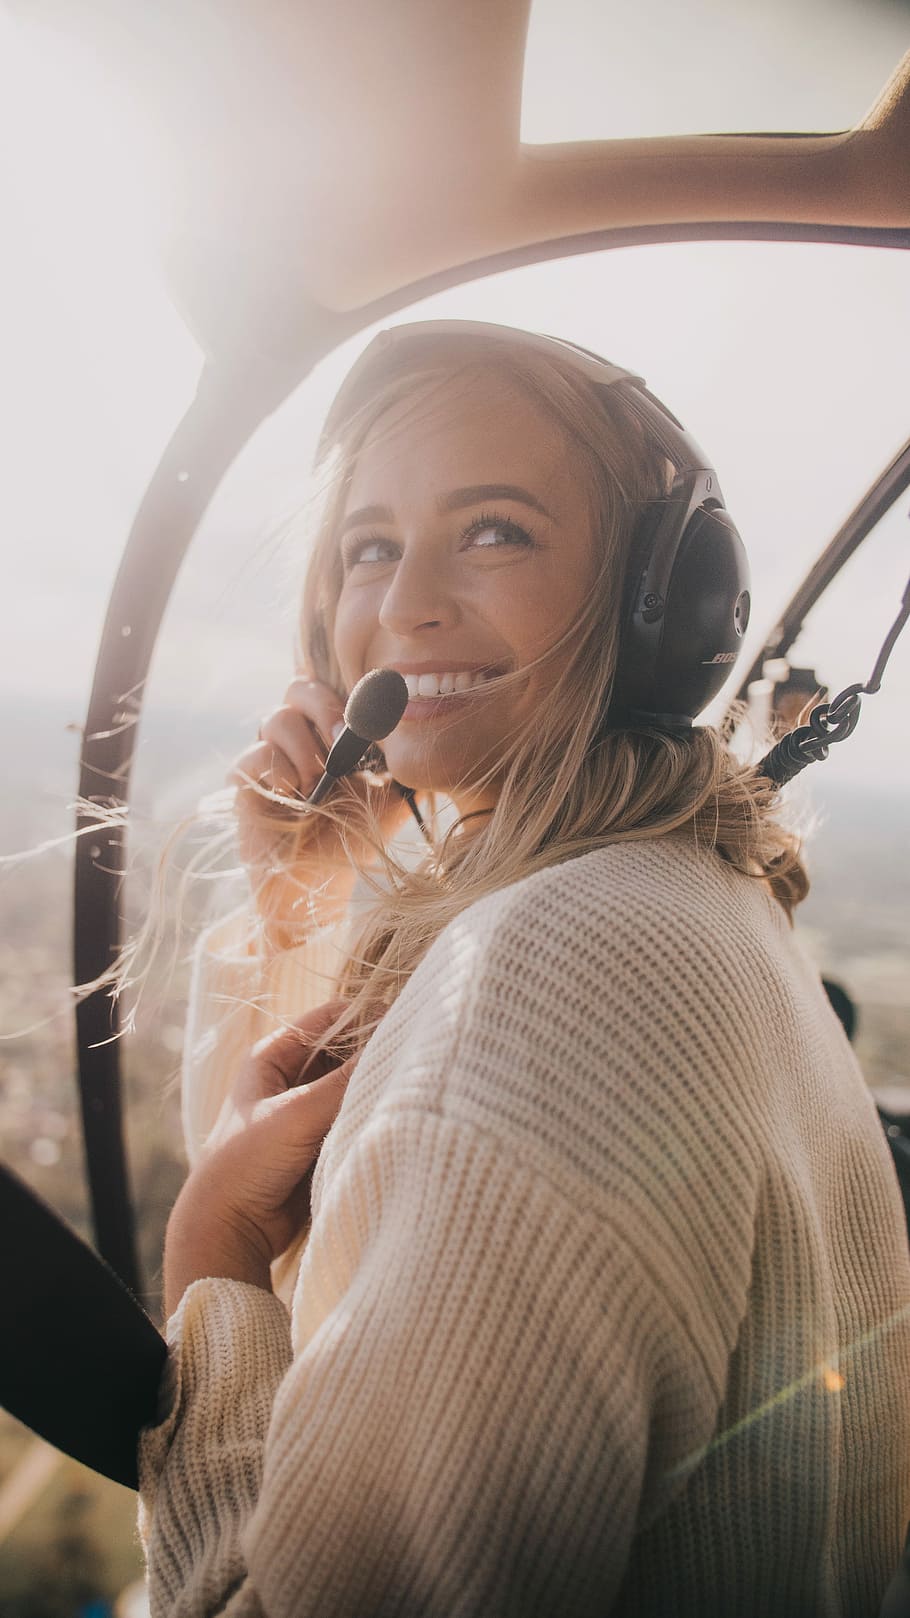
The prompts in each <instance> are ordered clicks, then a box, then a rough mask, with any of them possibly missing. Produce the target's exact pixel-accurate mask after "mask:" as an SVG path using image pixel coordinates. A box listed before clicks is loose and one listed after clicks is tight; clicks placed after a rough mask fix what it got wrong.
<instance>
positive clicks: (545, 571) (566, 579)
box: [334, 371, 598, 813]
mask: <svg viewBox="0 0 910 1618" xmlns="http://www.w3.org/2000/svg"><path fill="white" fill-rule="evenodd" d="M590 488H591V475H590V469H589V466H588V463H587V462H586V460H585V458H584V456H583V455H582V453H581V451H580V450H579V449H578V448H577V447H576V446H575V445H574V444H572V443H571V442H570V441H569V439H568V438H567V437H566V435H565V433H564V432H563V431H562V430H561V429H560V428H559V427H558V426H557V425H556V423H555V422H554V421H553V420H552V419H551V418H550V417H549V416H548V415H547V414H546V413H545V412H544V411H543V410H542V409H540V408H539V407H538V406H537V405H536V404H535V403H534V402H533V401H532V400H530V399H529V398H528V397H527V396H526V395H525V394H524V393H523V392H522V391H520V390H519V389H518V388H517V387H516V386H515V385H514V384H512V383H510V382H509V381H508V380H507V379H505V378H503V377H501V376H499V375H497V374H496V373H495V372H493V371H484V372H477V373H474V374H473V380H472V381H471V382H470V383H466V382H465V380H464V379H463V378H462V379H459V380H458V381H457V382H454V381H453V383H452V385H451V386H449V387H448V388H446V387H445V386H443V387H442V389H441V393H440V391H439V390H438V389H434V390H433V392H432V397H431V399H430V401H429V405H428V408H426V409H421V408H420V398H419V396H418V400H417V405H416V407H415V403H414V401H409V402H408V404H407V405H397V406H394V407H392V408H391V409H390V410H389V411H387V412H386V413H385V414H384V415H383V416H382V417H381V418H380V420H379V422H378V423H377V424H376V426H375V427H374V428H373V430H372V431H371V432H370V434H369V435H368V436H367V439H366V441H365V443H364V445H363V447H362V449H361V451H360V453H359V455H358V457H357V462H356V467H355V470H354V475H353V479H352V482H351V485H350V488H349V491H348V494H347V499H346V502H345V506H344V510H343V514H342V518H341V522H340V524H339V533H338V544H339V547H340V552H341V558H342V568H343V582H342V586H341V594H340V597H339V600H338V603H337V608H336V613H335V625H334V647H335V654H336V657H337V660H338V664H339V667H340V670H341V674H342V678H343V681H344V684H345V686H346V687H347V689H348V690H350V688H351V686H352V685H353V684H354V683H355V681H356V680H358V679H359V678H360V676H361V675H362V674H364V673H366V672H367V670H369V669H372V668H395V669H398V670H399V671H400V672H401V673H402V674H403V675H404V676H405V677H406V679H407V680H408V684H409V687H410V689H411V692H412V695H411V700H410V701H409V703H408V707H407V709H406V712H405V715H404V718H403V719H402V721H401V723H400V724H399V726H398V728H397V729H396V730H395V731H394V732H393V733H392V735H391V736H389V737H388V738H387V739H386V741H385V742H384V743H383V750H384V752H385V756H386V760H387V763H388V766H389V769H390V770H391V772H392V774H393V776H394V777H395V779H396V780H398V781H400V782H402V783H403V784H404V785H406V786H411V787H416V788H418V789H419V788H436V789H438V790H440V791H443V792H446V793H448V794H450V795H451V796H452V797H453V798H454V800H455V802H456V804H457V806H458V808H459V809H460V810H461V811H462V813H465V812H467V811H468V810H470V809H477V808H483V807H490V806H491V805H492V803H493V802H494V801H495V798H496V796H497V793H498V782H497V781H496V780H494V781H493V782H491V783H488V784H486V785H485V786H483V787H482V788H481V787H479V786H478V782H479V779H480V777H481V776H482V775H483V774H484V772H485V771H487V770H488V769H489V768H490V767H491V766H497V765H498V764H499V763H500V761H501V760H502V759H503V756H504V754H505V752H506V750H507V748H508V745H509V741H510V739H511V738H512V737H513V736H514V735H515V733H516V730H517V729H518V728H519V727H520V726H521V725H522V724H523V723H524V722H526V721H527V720H528V719H529V718H530V717H531V716H532V715H533V713H534V711H535V704H536V702H537V701H538V700H539V697H540V694H541V692H542V691H543V690H544V689H548V688H551V687H552V684H553V681H554V680H555V679H556V678H557V677H558V674H559V672H560V670H561V668H562V667H564V665H565V662H566V660H567V657H568V652H567V650H566V649H565V648H560V650H559V651H558V652H557V653H555V654H554V656H553V657H550V658H547V659H546V660H545V663H544V664H543V666H542V667H540V668H536V667H531V666H530V665H532V664H533V663H534V662H535V660H537V659H539V658H540V657H541V656H542V654H544V653H545V652H547V650H548V649H549V648H550V647H552V646H553V645H554V643H555V642H557V641H558V640H559V638H560V637H561V636H562V634H563V633H564V632H565V631H566V630H567V629H568V628H569V627H570V625H571V624H572V623H573V622H574V620H575V619H576V618H577V616H578V614H579V611H580V610H581V608H582V606H583V604H584V603H585V601H586V599H587V597H588V595H589V593H590V590H591V586H592V583H593V580H594V577H595V574H596V572H597V563H598V557H597V555H596V547H595V544H594V538H593V532H592V529H593V521H592V515H591V512H592V504H593V502H592V500H591V497H590V492H589V491H590ZM520 671H526V672H525V674H524V676H523V677H519V678H518V679H509V680H504V679H503V678H502V676H504V675H506V674H510V675H514V674H520Z"/></svg>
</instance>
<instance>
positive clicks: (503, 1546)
mask: <svg viewBox="0 0 910 1618" xmlns="http://www.w3.org/2000/svg"><path fill="white" fill-rule="evenodd" d="M248 1290H249V1289H242V1288H238V1287H236V1286H235V1285H228V1284H225V1283H201V1284H197V1287H196V1288H194V1289H191V1291H190V1293H188V1295H187V1298H188V1302H187V1304H186V1306H185V1308H184V1311H183V1318H182V1321H181V1322H180V1330H179V1335H178V1341H177V1344H176V1348H175V1353H176V1359H175V1367H176V1369H175V1374H176V1376H177V1379H178V1385H179V1387H180V1388H181V1389H182V1393H181V1396H180V1399H181V1402H180V1404H179V1406H175V1407H174V1412H175V1413H174V1412H172V1415H171V1417H170V1426H168V1424H167V1423H165V1425H164V1426H163V1427H162V1428H159V1429H156V1430H155V1431H154V1432H152V1433H151V1434H148V1435H147V1436H146V1439H145V1441H144V1446H143V1452H144V1454H143V1487H144V1490H145V1491H146V1495H147V1500H148V1505H147V1529H146V1531H147V1534H149V1535H150V1537H149V1540H148V1544H149V1558H150V1587H151V1592H152V1613H153V1615H154V1618H159V1615H160V1618H163V1615H164V1614H165V1613H168V1614H170V1613H175V1614H176V1613H179V1614H193V1615H202V1614H210V1613H220V1612H230V1613H231V1614H234V1613H238V1614H239V1613H243V1614H247V1613H250V1614H254V1613H255V1614H258V1613H259V1612H260V1611H262V1612H264V1613H266V1614H268V1615H269V1618H284V1615H288V1618H290V1615H291V1614H294V1615H296V1618H310V1615H312V1618H316V1615H317V1614H318V1615H319V1618H342V1615H344V1618H349V1615H351V1614H353V1613H362V1614H364V1615H366V1614H369V1615H370V1618H382V1615H386V1614H388V1615H392V1614H400V1615H402V1618H403V1615H405V1614H407V1615H408V1618H418V1615H420V1614H426V1615H431V1614H432V1615H441V1614H446V1615H449V1614H456V1613H457V1614H461V1615H464V1618H468V1615H471V1618H481V1615H483V1618H493V1615H496V1614H505V1613H515V1612H521V1613H522V1615H523V1618H533V1615H536V1614H540V1615H543V1614H552V1613H553V1612H571V1613H572V1614H573V1615H578V1618H583V1615H586V1614H588V1613H590V1614H591V1615H592V1618H593V1614H595V1613H597V1614H598V1615H602V1614H603V1613H605V1612H606V1611H608V1610H609V1606H610V1600H611V1598H612V1595H613V1594H614V1592H615V1591H616V1589H617V1587H618V1584H619V1582H620V1580H621V1578H622V1575H623V1571H624V1568H625V1566H626V1562H627V1558H628V1554H629V1548H630V1544H631V1541H632V1537H633V1534H634V1532H635V1531H636V1525H637V1523H638V1519H639V1513H640V1506H641V1500H642V1495H643V1490H644V1489H645V1488H647V1490H648V1492H649V1494H653V1493H654V1491H655V1489H657V1490H658V1491H659V1490H660V1489H663V1488H666V1487H675V1484H674V1483H673V1481H672V1480H673V1479H674V1478H676V1477H677V1476H681V1475H683V1474H684V1473H685V1470H686V1467H687V1465H688V1461H687V1457H690V1456H693V1455H695V1454H696V1453H697V1451H698V1449H699V1447H700V1446H701V1445H703V1444H704V1443H705V1442H706V1440H707V1438H708V1436H709V1434H710V1432H711V1428H712V1424H713V1420H714V1417H715V1414H716V1406H717V1400H716V1390H715V1388H714V1387H713V1384H712V1381H711V1378H710V1377H708V1376H707V1375H706V1374H705V1371H704V1368H703V1364H702V1361H701V1359H700V1357H699V1354H698V1352H697V1351H696V1350H695V1349H694V1348H693V1344H692V1342H691V1340H690V1339H689V1337H688V1334H687V1332H686V1329H685V1326H684V1324H683V1323H682V1322H681V1321H680V1320H679V1319H678V1318H677V1316H676V1314H675V1313H674V1311H673V1309H672V1308H670V1307H668V1304H667V1301H666V1296H665V1294H664V1293H663V1291H662V1289H661V1288H660V1287H659V1286H658V1285H657V1284H656V1283H655V1280H654V1278H653V1277H652V1276H651V1275H650V1274H649V1272H648V1270H647V1268H646V1267H645V1266H644V1265H643V1264H642V1261H641V1257H640V1255H638V1254H636V1253H635V1251H634V1250H633V1248H632V1246H631V1245H630V1243H629V1242H628V1240H627V1239H626V1238H625V1237H624V1236H623V1235H622V1234H621V1233H620V1232H619V1231H617V1230H615V1229H612V1228H610V1227H609V1226H608V1225H605V1223H604V1222H603V1220H602V1219H601V1218H599V1217H596V1216H594V1215H592V1214H591V1213H590V1212H588V1211H585V1210H582V1209H580V1208H579V1207H577V1206H575V1205H574V1204H573V1202H572V1201H571V1200H570V1199H569V1198H567V1197H566V1196H565V1195H564V1194H563V1193H562V1192H561V1191H560V1190H558V1189H557V1188H556V1187H554V1186H553V1185H551V1184H549V1183H548V1182H547V1180H546V1179H545V1178H544V1177H542V1176H541V1175H540V1174H539V1172H537V1170H536V1169H535V1168H532V1167H527V1166H524V1165H523V1164H522V1163H521V1162H519V1161H516V1159H515V1155H514V1154H513V1153H511V1152H510V1151H509V1150H508V1149H505V1148H504V1147H503V1144H502V1142H501V1141H499V1140H497V1139H496V1138H494V1137H492V1136H490V1135H489V1134H487V1133H485V1132H483V1131H481V1130H479V1129H477V1128H475V1127H473V1126H471V1125H467V1124H465V1123H463V1122H461V1121H460V1120H457V1119H452V1118H449V1117H446V1116H445V1115H444V1114H442V1113H440V1114H437V1113H434V1112H432V1111H429V1110H426V1109H422V1108H414V1107H411V1106H401V1107H391V1108H388V1109H385V1110H384V1111H383V1113H382V1114H381V1115H380V1116H379V1117H378V1118H377V1119H376V1120H375V1122H374V1123H373V1124H372V1125H371V1126H370V1127H369V1128H368V1129H367V1130H365V1131H364V1132H363V1133H362V1135H361V1136H360V1139H359V1140H358V1142H357V1144H356V1146H355V1147H354V1149H353V1150H352V1151H351V1152H350V1153H349V1155H348V1157H347V1159H346V1161H345V1164H344V1166H343V1169H342V1171H341V1172H340V1174H339V1175H338V1176H337V1179H336V1180H335V1182H334V1184H333V1186H332V1188H331V1190H330V1191H327V1192H326V1194H325V1196H324V1198H323V1203H322V1207H321V1209H320V1213H319V1217H318V1219H317V1220H316V1221H315V1222H314V1227H313V1232H312V1234H311V1238H310V1242H309V1246H308V1249H307V1253H306V1255H305V1258H304V1262H303V1268H302V1272H301V1277H300V1280H299V1283H298V1291H297V1298H296V1302H295V1356H294V1360H293V1364H292V1365H291V1368H290V1370H289V1371H288V1374H287V1375H286V1376H285V1377H284V1380H283V1381H282V1382H281V1385H280V1387H279V1388H278V1389H277V1394H276V1397H275V1402H274V1408H273V1411H272V1418H271V1423H270V1425H269V1427H268V1433H267V1436H266V1434H265V1426H266V1419H267V1417H266V1410H265V1402H266V1399H267V1396H268V1392H269V1388H270V1385H271V1383H270V1378H272V1377H276V1375H277V1372H278V1369H279V1361H280V1354H279V1352H278V1351H277V1345H276V1349H275V1352H274V1355H273V1357H272V1358H271V1359H268V1361H267V1360H266V1357H265V1356H264V1355H263V1353H262V1350H261V1348H260V1342H261V1333H262V1330H263V1329H264V1326H265V1324H266V1308H267V1305H269V1304H271V1303H272V1302H273V1300H271V1299H269V1298H268V1296H267V1295H265V1294H263V1300H264V1302H263V1303H262V1305H261V1306H259V1307H258V1308H255V1309H254V1308H253V1306H252V1305H251V1303H250V1300H249V1299H248V1298H247V1297H246V1296H245V1295H244V1294H245V1292H246V1291H248ZM194 1294H195V1295H194ZM254 1302H255V1300H254ZM260 1365H261V1375H260V1373H259V1370H257V1371H256V1374H255V1375H253V1371H254V1368H256V1367H257V1366H260ZM238 1366H246V1367H247V1368H248V1374H247V1375H246V1377H245V1378H244V1377H240V1376H239V1375H238ZM268 1367H270V1369H269V1368H268ZM276 1385H277V1381H276ZM260 1464H262V1466H263V1473H262V1484H261V1490H260V1492H259V1496H258V1503H257V1504H256V1506H255V1509H252V1504H253V1498H254V1493H255V1484H256V1479H257V1477H258V1469H259V1466H260ZM188 1525H191V1528H190V1527H188Z"/></svg>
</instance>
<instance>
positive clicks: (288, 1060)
mask: <svg viewBox="0 0 910 1618" xmlns="http://www.w3.org/2000/svg"><path fill="white" fill-rule="evenodd" d="M346 1004H347V1002H346V1001H345V1000H328V1001H325V1002H324V1003H323V1004H322V1005H320V1006H314V1007H313V1009H312V1010H311V1011H308V1012H307V1013H306V1014H305V1015H304V1016H303V1017H300V1018H298V1019H297V1021H296V1022H294V1023H292V1024H291V1025H290V1027H288V1028H281V1029H279V1030H278V1031H277V1032H276V1033H274V1034H268V1035H266V1037H265V1039H261V1040H260V1041H259V1043H258V1044H257V1045H254V1046H253V1049H252V1051H251V1053H250V1055H249V1057H248V1059H247V1061H246V1063H245V1064H244V1066H243V1068H242V1069H241V1071H240V1073H239V1074H238V1077H237V1080H236V1083H235V1086H234V1097H235V1100H236V1102H237V1104H238V1105H239V1106H251V1105H254V1104H255V1103H256V1102H257V1101H258V1100H261V1099H262V1098H264V1097H266V1096H274V1095H280V1094H281V1093H282V1092H283V1091H285V1090H289V1089H292V1088H295V1087H296V1086H298V1085H301V1084H307V1083H309V1082H311V1080H313V1079H316V1078H320V1077H321V1076H322V1074H323V1073H324V1071H325V1069H326V1068H327V1067H328V1068H332V1069H334V1067H335V1066H336V1065H337V1064H336V1060H335V1059H334V1058H333V1056H332V1052H331V1051H330V1050H329V1051H326V1052H320V1053H319V1055H318V1056H317V1057H316V1058H315V1059H314V1057H313V1047H314V1046H315V1045H317V1044H318V1043H319V1041H320V1040H321V1039H322V1038H323V1036H324V1035H325V1034H326V1033H327V1031H328V1030H329V1028H331V1026H332V1024H333V1023H334V1022H337V1020H338V1018H339V1017H340V1016H341V1013H342V1012H343V1011H344V1009H345V1006H346ZM308 1070H309V1071H308Z"/></svg>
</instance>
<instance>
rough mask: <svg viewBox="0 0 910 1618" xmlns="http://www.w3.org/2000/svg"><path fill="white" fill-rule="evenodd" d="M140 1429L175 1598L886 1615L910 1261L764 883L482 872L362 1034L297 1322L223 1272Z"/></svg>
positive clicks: (871, 1123)
mask: <svg viewBox="0 0 910 1618" xmlns="http://www.w3.org/2000/svg"><path fill="white" fill-rule="evenodd" d="M169 1335H170V1340H171V1343H172V1357H171V1361H170V1365H171V1372H170V1381H169V1384H168V1388H167V1390H166V1391H165V1393H164V1408H163V1411H162V1415H163V1420H162V1423H161V1425H160V1426H159V1427H157V1428H155V1429H152V1430H150V1431H149V1432H148V1433H147V1435H146V1436H145V1438H144V1440H143V1443H142V1446H141V1456H140V1462H141V1475H142V1480H143V1524H144V1534H145V1537H146V1540H147V1544H148V1550H149V1557H150V1588H151V1600H152V1612H153V1614H155V1615H162V1618H163V1615H164V1614H169V1615H170V1614H172V1613H180V1614H203V1613H215V1612H218V1613H227V1614H231V1615H232V1618H233V1615H239V1614H244V1615H253V1614H256V1615H259V1614H263V1613H264V1614H267V1615H268V1618H317V1615H318V1618H342V1615H343V1618H354V1615H357V1618H380V1615H381V1618H391V1615H393V1614H395V1615H401V1618H405V1615H407V1618H420V1615H427V1618H431V1615H432V1618H500V1615H501V1618H506V1615H507V1614H508V1615H510V1618H511V1615H513V1614H514V1615H516V1618H519V1615H520V1618H538V1615H541V1618H542V1615H547V1618H551V1615H552V1618H555V1615H559V1618H587V1615H589V1614H590V1615H591V1618H594V1615H595V1614H596V1615H598V1618H603V1615H604V1614H606V1613H611V1614H622V1615H630V1618H631V1615H633V1614H634V1615H635V1618H648V1615H658V1614H660V1615H662V1618H663V1615H668V1614H674V1615H675V1614H678V1615H680V1618H685V1615H692V1618H696V1615H697V1618H710V1615H713V1614H716V1615H718V1618H720V1615H723V1618H731V1615H732V1614H734V1613H735V1614H736V1615H737V1618H750V1615H755V1618H757V1615H759V1614H767V1615H769V1618H770V1615H773V1618H791V1615H792V1618H865V1615H870V1618H871V1615H873V1614H875V1613H876V1612H877V1610H878V1605H879V1603H880V1600H881V1597H882V1594H883V1591H884V1588H885V1586H886V1584H887V1582H888V1579H889V1578H890V1576H891V1573H892V1572H893V1569H894V1567H895V1565H896V1564H897V1562H898V1560H899V1557H900V1551H901V1545H902V1540H903V1533H904V1529H905V1527H906V1524H907V1520H908V1518H910V1258H908V1250H907V1240H906V1232H905V1227H904V1216H903V1209H902V1206H901V1202H900V1198H899V1194H898V1190H897V1186H896V1182H895V1178H894V1174H893V1170H892V1167H891V1162H890V1158H889V1154H888V1151H887V1146H886V1143H885V1141H884V1138H883V1135H882V1131H881V1128H880V1125H879V1123H878V1119H877V1116H876V1113H875V1110H874V1106H873V1103H872V1100H871V1097H870V1095H869V1093H868V1091H867V1088H866V1086H865V1083H864V1081H863V1079H862V1076H861V1074H860V1072H859V1070H858V1068H857V1066H856V1063H855V1061H854V1059H853V1056H852V1054H851V1051H850V1049H849V1046H848V1045H847V1043H846V1040H845V1039H844V1036H843V1033H842V1030H841V1027H840V1024H839V1023H838V1021H837V1019H836V1017H835V1016H834V1014H833V1012H832V1011H831V1010H830V1008H829V1006H828V1003H827V1000H826V998H825V996H824V993H823V991H822V989H821V987H820V984H819V981H818V977H817V974H816V972H815V971H814V969H813V968H812V967H811V966H810V965H809V964H808V962H807V961H806V960H805V959H804V957H803V955H802V953H801V951H800V949H799V947H798V944H797V941H796V939H795V937H794V934H793V932H792V930H791V928H790V927H789V925H788V923H787V920H786V918H785V916H784V914H783V912H782V911H781V909H780V907H779V906H778V905H777V903H776V902H775V901H774V900H773V899H772V898H771V897H770V896H769V894H768V893H767V891H766V889H765V887H764V886H763V884H761V883H760V882H758V881H750V880H748V879H747V878H744V877H742V876H740V875H738V874H737V873H736V872H734V871H733V870H732V869H731V868H730V867H729V866H727V865H726V864H724V862H723V861H722V860H721V859H720V858H719V857H718V856H717V855H716V854H713V853H700V852H699V851H697V849H696V848H695V847H694V845H692V844H691V843H690V842H689V841H687V840H686V839H685V838H683V837H682V836H681V835H680V836H673V837H664V838H661V839H658V840H652V841H648V842H643V843H635V844H624V845H622V846H617V847H613V848H608V849H604V850H600V851H598V852H596V853H593V854H589V855H586V856H584V857H582V858H579V859H576V860H573V861H570V862H567V863H566V864H563V865H560V866H556V867H553V868H551V869H549V870H547V871H545V872H541V873H538V874H536V875H534V876H532V877H530V878H528V879H527V880H525V881H523V882H520V883H518V884H516V885H515V886H513V887H511V888H508V889H506V890H504V891H502V892H499V893H497V894H494V895H492V896H490V897H489V898H487V899H485V900H483V901H482V902H481V903H479V904H476V905H474V906H472V907H471V908H470V909H469V910H468V911H466V912H465V913H464V914H463V915H461V916H460V917H459V918H457V920H456V921H454V922H453V923H452V924H451V925H450V926H449V927H448V928H446V930H445V932H444V933H443V934H442V935H441V936H440V937H439V938H438V939H437V941H436V943H435V944H434V946H433V947H432V949H431V950H430V951H429V953H428V954H427V956H426V958H425V959H424V960H423V961H422V963H421V964H420V966H419V967H418V969H417V971H416V972H415V973H414V975H413V977H412V978H411V980H410V982H409V983H408V984H407V986H406V987H405V989H404V991H403V992H402V994H401V996H400V997H399V999H398V1000H397V1002H396V1003H395V1005H394V1006H393V1008H392V1010H391V1011H390V1012H389V1014H388V1015H387V1016H386V1018H385V1019H384V1021H383V1023H382V1024H381V1026H380V1028H379V1029H378V1030H377V1032H376V1034H375V1035H374V1037H373V1039H372V1040H371V1041H370V1043H369V1045H368V1046H367V1048H366V1050H365V1052H364V1054H363V1056H362V1057H361V1060H360V1062H359V1064H358V1066H357V1068H356V1070H355V1073H354V1076H353V1078H352V1080H351V1083H350V1086H349V1088H348V1091H347V1094H346V1096H345V1100H344V1103H343V1106H342V1108H341V1112H340V1114H339V1117H338V1119H337V1121H336V1124H335V1126H334V1128H333V1129H332V1131H331V1133H330V1134H329V1136H328V1139H327V1141H326V1144H325V1147H324V1149H323V1152H322V1155H321V1158H320V1162H319V1166H318V1169H317V1174H316V1178H315V1183H314V1217H313V1225H312V1232H311V1236H310V1240H309V1243H308V1245H307V1248H306V1251H305V1253H304V1257H303V1261H302V1265H301V1268H300V1274H299V1278H298V1281H297V1285H296V1289H295V1293H294V1298H293V1309H292V1313H291V1319H290V1322H289V1320H288V1315H287V1312H286V1310H285V1308H284V1306H283V1304H282V1303H281V1302H280V1301H279V1300H278V1299H277V1298H275V1297H273V1296H271V1295H270V1294H266V1293H264V1292H262V1291H260V1290H258V1289H256V1288H253V1287H248V1286H245V1285H243V1284H241V1283H238V1282H232V1281H225V1280H207V1281H198V1282H196V1283H195V1284H194V1285H193V1286H192V1287H190V1288H189V1290H188V1291H187V1293H186V1295H185V1297H184V1300H183V1303H182V1304H181V1307H180V1309H179V1310H178V1312H177V1314H176V1315H175V1317H174V1319H173V1321H172V1322H171V1323H170V1327H169Z"/></svg>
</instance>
